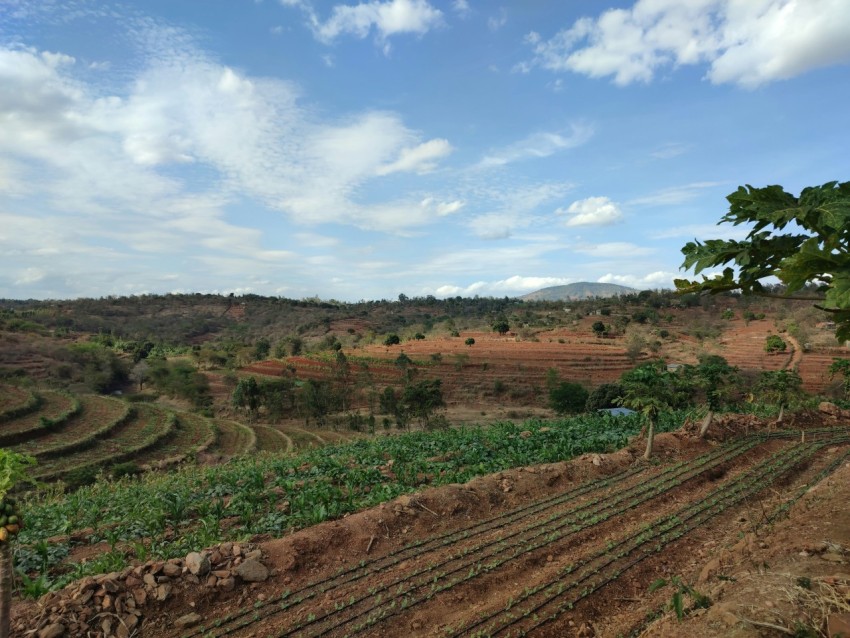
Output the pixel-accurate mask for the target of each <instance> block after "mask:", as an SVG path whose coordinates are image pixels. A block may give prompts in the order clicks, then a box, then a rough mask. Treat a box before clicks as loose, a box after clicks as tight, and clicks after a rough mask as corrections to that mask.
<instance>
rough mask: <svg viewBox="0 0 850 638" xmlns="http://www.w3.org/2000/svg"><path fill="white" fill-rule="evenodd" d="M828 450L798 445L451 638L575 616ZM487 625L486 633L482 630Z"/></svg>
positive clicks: (525, 628)
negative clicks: (649, 561)
mask: <svg viewBox="0 0 850 638" xmlns="http://www.w3.org/2000/svg"><path fill="white" fill-rule="evenodd" d="M846 441H847V439H846V438H842V439H836V440H834V441H832V442H831V443H839V442H846ZM824 445H825V443H809V444H799V445H797V446H794V447H793V448H790V449H786V450H783V451H781V452H779V453H778V454H776V455H774V456H772V457H770V458H769V459H767V460H766V461H764V462H762V463H760V464H758V465H757V466H755V467H753V468H751V469H749V470H748V471H746V472H744V473H742V474H741V475H739V476H737V477H736V478H735V479H733V480H731V481H728V482H726V483H724V484H723V485H722V486H720V487H719V488H717V489H715V490H714V491H712V492H711V493H710V494H708V495H707V496H706V497H705V498H703V499H700V500H699V501H698V502H694V503H690V504H689V505H687V506H685V507H683V508H681V509H680V510H679V511H677V512H675V513H673V514H670V515H667V516H663V517H660V518H658V519H656V520H655V521H653V522H652V523H650V524H649V525H646V526H645V527H643V528H642V529H641V530H639V531H638V532H636V533H633V534H631V535H628V536H626V537H623V538H621V539H620V540H619V541H617V542H615V543H609V544H608V545H606V546H605V547H603V548H601V549H599V550H598V551H597V552H595V553H593V554H591V555H590V556H587V557H585V558H583V559H581V560H580V561H577V562H576V563H573V564H571V565H568V566H567V567H565V568H564V569H562V570H561V571H560V573H559V574H557V575H556V576H555V578H554V579H550V580H549V581H548V582H546V583H543V584H540V585H538V586H536V587H533V588H530V589H527V590H526V591H525V592H524V593H523V594H521V595H520V596H519V597H517V599H516V600H514V601H509V603H508V605H506V607H505V608H504V609H500V610H498V611H496V612H494V613H492V614H489V615H486V616H484V617H482V618H479V619H478V620H477V621H475V622H474V623H473V624H471V625H469V626H463V627H459V628H457V629H456V630H455V631H453V632H452V633H451V634H448V635H450V636H452V637H453V638H454V637H456V636H461V635H466V636H499V635H504V636H511V635H517V636H521V635H526V634H527V633H528V632H530V631H532V630H533V629H536V628H538V627H540V626H541V625H543V624H545V623H547V622H550V621H552V620H554V619H556V618H558V617H559V616H560V615H561V614H563V613H564V612H566V611H569V610H571V609H572V608H573V607H574V606H575V604H577V603H578V602H579V601H580V600H582V599H584V598H586V597H587V596H589V595H590V594H592V593H593V592H595V591H597V590H599V589H600V588H602V587H604V586H605V585H607V584H608V583H610V582H612V581H614V580H616V579H617V578H619V577H620V576H621V575H622V574H623V573H624V572H625V571H626V570H627V569H629V568H631V567H634V566H635V565H637V564H638V563H639V562H641V561H643V560H645V559H646V558H648V557H650V556H651V555H653V554H656V553H658V552H660V551H661V550H662V549H664V547H666V546H667V545H669V544H670V543H672V542H674V541H675V540H677V539H679V538H681V537H682V536H684V535H685V534H687V533H689V532H690V531H692V530H693V529H695V528H696V527H698V526H700V525H702V524H704V523H705V522H706V521H708V520H710V519H711V518H713V517H715V516H717V515H719V514H721V513H722V512H723V511H725V510H727V509H728V508H730V507H732V506H734V505H736V504H738V503H740V502H741V501H742V500H744V499H745V498H748V497H750V496H752V495H754V494H757V493H758V492H760V491H761V490H763V489H765V488H766V487H768V486H769V485H771V484H772V483H773V482H775V481H776V480H777V479H778V478H779V477H780V476H782V475H783V474H786V473H788V472H790V471H792V470H793V469H795V468H797V467H799V466H800V465H802V464H804V463H805V462H807V461H808V460H809V459H811V458H812V457H813V456H814V455H815V454H816V453H817V452H818V451H819V450H820V449H822V448H823V447H824ZM579 568H582V571H581V572H580V573H579V574H578V575H577V576H575V577H571V575H572V574H573V573H575V572H576V570H577V569H579ZM567 577H571V578H569V579H568V578H567ZM579 588H581V589H580V590H579ZM488 623H489V624H488ZM485 624H487V627H486V628H484V629H479V627H482V626H483V625H485ZM512 628H514V629H512Z"/></svg>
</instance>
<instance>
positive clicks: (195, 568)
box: [186, 552, 210, 576]
mask: <svg viewBox="0 0 850 638" xmlns="http://www.w3.org/2000/svg"><path fill="white" fill-rule="evenodd" d="M186 567H188V568H189V571H190V572H191V573H193V574H194V575H195V576H206V575H207V574H209V573H210V558H209V556H207V554H206V552H203V553H198V552H192V553H191V554H189V555H188V556H186Z"/></svg>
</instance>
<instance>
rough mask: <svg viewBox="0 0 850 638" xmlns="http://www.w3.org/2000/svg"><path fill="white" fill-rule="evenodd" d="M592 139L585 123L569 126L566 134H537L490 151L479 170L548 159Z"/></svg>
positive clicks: (589, 126)
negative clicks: (523, 161)
mask: <svg viewBox="0 0 850 638" xmlns="http://www.w3.org/2000/svg"><path fill="white" fill-rule="evenodd" d="M591 137H593V126H591V125H590V124H587V123H585V122H576V123H573V124H571V125H570V127H569V131H568V132H539V133H534V134H532V135H529V136H528V137H526V138H525V139H523V140H520V141H518V142H515V143H513V144H510V145H508V146H505V147H504V148H500V149H495V150H492V151H490V152H489V153H488V154H487V155H486V156H484V157H483V158H482V159H481V161H480V162H479V163H478V167H479V168H491V167H496V166H504V165H506V164H510V163H511V162H517V161H521V160H527V159H534V158H541V157H549V156H550V155H554V154H555V153H557V152H558V151H563V150H567V149H570V148H575V147H577V146H581V145H582V144H585V143H587V142H588V141H589V140H590V138H591Z"/></svg>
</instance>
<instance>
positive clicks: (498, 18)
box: [487, 7, 508, 32]
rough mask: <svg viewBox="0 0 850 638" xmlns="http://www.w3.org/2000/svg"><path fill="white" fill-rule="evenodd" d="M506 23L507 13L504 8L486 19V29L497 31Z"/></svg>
mask: <svg viewBox="0 0 850 638" xmlns="http://www.w3.org/2000/svg"><path fill="white" fill-rule="evenodd" d="M507 23H508V12H507V10H506V9H505V8H504V7H500V8H499V13H498V14H497V15H494V16H490V17H489V18H487V28H488V29H490V31H493V32H495V31H498V30H499V29H501V28H502V27H503V26H505V25H506V24H507Z"/></svg>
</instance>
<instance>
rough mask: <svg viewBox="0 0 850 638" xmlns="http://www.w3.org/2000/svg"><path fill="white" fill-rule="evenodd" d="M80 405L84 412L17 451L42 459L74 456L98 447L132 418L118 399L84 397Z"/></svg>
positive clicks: (17, 448)
mask: <svg viewBox="0 0 850 638" xmlns="http://www.w3.org/2000/svg"><path fill="white" fill-rule="evenodd" d="M79 402H80V408H81V409H80V411H79V412H78V413H77V414H75V415H74V416H73V417H71V418H70V419H68V420H67V421H66V422H65V423H62V424H60V425H59V426H57V427H54V428H51V429H50V430H47V431H45V432H44V434H42V435H41V436H39V437H38V438H36V439H32V440H30V441H27V442H25V443H21V444H20V445H18V446H16V447H15V450H16V451H18V452H22V453H24V454H31V455H33V456H35V457H36V458H37V459H39V460H43V459H46V458H51V457H56V456H60V455H68V454H73V453H74V452H78V451H80V450H84V449H86V448H87V447H91V446H93V445H95V443H97V440H98V439H102V438H104V437H105V436H107V435H108V434H109V433H110V432H111V431H112V430H113V429H114V428H116V427H118V426H119V425H120V424H121V423H123V422H124V421H125V420H127V419H129V418H130V416H131V412H130V406H129V405H128V404H127V403H125V402H124V401H119V400H118V399H112V398H108V397H101V396H97V395H84V396H81V397H80V398H79Z"/></svg>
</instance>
